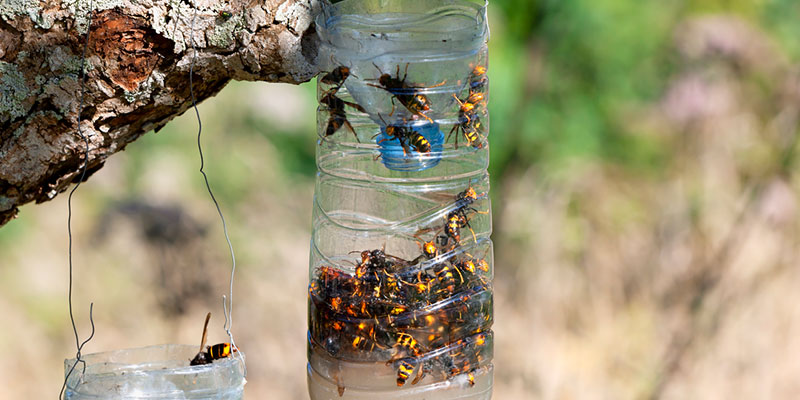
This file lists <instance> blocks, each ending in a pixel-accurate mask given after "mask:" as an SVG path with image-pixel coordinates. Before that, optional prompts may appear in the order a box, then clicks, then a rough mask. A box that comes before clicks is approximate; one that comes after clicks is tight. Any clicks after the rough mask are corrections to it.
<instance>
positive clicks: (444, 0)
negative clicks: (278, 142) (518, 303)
mask: <svg viewBox="0 0 800 400" xmlns="http://www.w3.org/2000/svg"><path fill="white" fill-rule="evenodd" d="M317 30H318V32H319V35H320V38H321V43H322V46H321V53H320V55H319V58H320V59H321V60H322V61H323V62H325V63H328V65H327V66H326V68H324V69H325V70H326V72H325V73H323V74H321V75H320V77H319V78H318V99H319V102H320V106H319V109H318V116H317V117H318V118H317V121H318V132H319V136H320V141H319V146H318V150H317V167H318V174H317V181H316V190H315V197H314V211H313V233H312V240H311V256H310V271H309V280H310V283H309V296H308V299H309V302H308V308H309V331H308V361H309V362H308V386H309V393H310V396H311V399H312V400H322V399H338V398H341V399H376V398H381V399H406V400H407V399H429V400H430V399H489V398H491V388H492V377H493V374H492V372H493V371H492V363H491V360H492V351H493V350H492V343H493V336H492V330H491V326H492V321H493V311H492V274H493V254H492V242H491V240H490V238H489V237H490V235H491V216H490V204H489V197H488V191H489V178H488V174H487V172H486V169H487V167H488V160H489V156H488V140H487V139H488V137H487V135H488V132H489V129H488V128H489V127H488V123H489V119H488V112H487V108H486V104H487V101H488V78H487V77H486V68H487V54H486V41H487V40H488V27H487V21H486V3H485V2H483V1H480V2H474V1H469V0H344V1H342V2H339V3H336V4H335V5H330V4H328V5H327V6H326V7H324V10H323V13H322V14H321V15H320V17H319V18H318V19H317Z"/></svg>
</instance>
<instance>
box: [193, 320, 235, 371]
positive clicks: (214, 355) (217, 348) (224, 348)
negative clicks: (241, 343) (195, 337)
mask: <svg viewBox="0 0 800 400" xmlns="http://www.w3.org/2000/svg"><path fill="white" fill-rule="evenodd" d="M210 319H211V313H208V314H207V315H206V322H205V324H204V325H203V337H202V339H201V340H200V351H199V352H198V353H197V355H196V356H194V358H192V360H191V361H190V362H189V365H204V364H211V363H212V362H214V361H215V360H219V359H222V358H226V357H230V356H231V354H233V353H235V352H237V351H239V349H237V348H236V347H235V346H234V345H232V344H230V343H218V344H215V345H213V346H206V339H207V338H208V320H210Z"/></svg>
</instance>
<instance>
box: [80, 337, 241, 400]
mask: <svg viewBox="0 0 800 400" xmlns="http://www.w3.org/2000/svg"><path fill="white" fill-rule="evenodd" d="M197 351H198V348H197V346H192V345H179V344H165V345H157V346H149V347H141V348H135V349H125V350H115V351H110V352H104V353H94V354H87V355H84V356H83V360H84V361H85V362H86V365H85V370H84V366H83V365H82V364H81V363H79V364H78V365H77V366H76V367H75V370H74V371H73V372H72V374H71V375H70V377H69V380H68V381H67V388H66V394H65V398H66V399H71V400H84V399H187V400H188V399H215V400H240V399H242V396H243V393H244V384H245V379H244V375H243V370H242V366H241V361H240V360H239V358H238V357H236V358H234V357H229V358H225V359H221V360H216V361H214V362H213V363H211V364H206V365H198V366H190V365H189V361H190V360H191V359H192V358H193V357H194V356H195V355H196V354H197ZM240 354H241V353H240ZM241 355H242V357H244V354H241ZM74 363H75V359H68V360H65V361H64V370H65V374H66V373H67V372H68V371H69V370H70V368H72V365H73V364H74Z"/></svg>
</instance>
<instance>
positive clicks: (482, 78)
mask: <svg viewBox="0 0 800 400" xmlns="http://www.w3.org/2000/svg"><path fill="white" fill-rule="evenodd" d="M468 83H469V87H470V90H473V89H475V90H479V89H481V88H483V87H484V86H486V84H487V83H489V77H487V76H486V67H485V66H483V65H476V66H475V68H473V69H472V72H471V73H470V74H469V82H468Z"/></svg>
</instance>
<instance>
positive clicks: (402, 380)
mask: <svg viewBox="0 0 800 400" xmlns="http://www.w3.org/2000/svg"><path fill="white" fill-rule="evenodd" d="M412 373H414V364H412V363H410V362H409V361H408V360H400V361H398V363H397V386H403V385H405V384H406V381H407V380H408V378H409V377H410V376H411V374H412ZM415 381H416V380H415Z"/></svg>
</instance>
